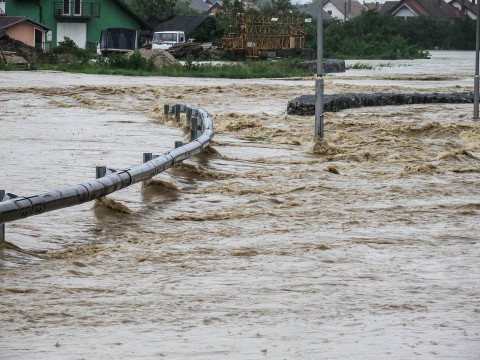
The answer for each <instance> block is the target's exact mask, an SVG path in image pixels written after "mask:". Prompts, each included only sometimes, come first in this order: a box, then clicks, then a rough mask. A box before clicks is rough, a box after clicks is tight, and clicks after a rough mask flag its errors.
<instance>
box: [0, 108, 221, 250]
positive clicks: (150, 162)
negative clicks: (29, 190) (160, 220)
mask: <svg viewBox="0 0 480 360" xmlns="http://www.w3.org/2000/svg"><path fill="white" fill-rule="evenodd" d="M164 110H165V115H166V116H168V115H174V116H175V118H176V119H177V120H180V114H181V113H186V118H187V121H189V122H190V139H191V141H190V142H189V143H186V144H184V143H183V142H182V141H176V142H175V148H174V149H173V150H170V151H167V152H165V153H164V154H162V155H154V154H152V153H144V154H143V159H144V162H143V163H142V164H140V165H136V166H133V167H131V168H128V169H122V170H117V171H116V170H110V171H107V169H106V168H105V167H100V168H99V167H97V179H96V180H92V181H88V182H86V183H83V184H79V185H74V186H70V187H66V188H63V189H59V190H53V191H48V192H45V193H42V194H38V195H32V196H16V195H13V194H8V193H7V194H6V195H5V191H4V190H1V192H0V241H4V240H5V223H6V222H11V221H15V220H20V219H25V218H27V217H29V216H33V215H40V214H43V213H45V212H48V211H53V210H58V209H62V208H66V207H70V206H75V205H80V204H82V203H85V202H89V201H92V200H95V199H99V198H101V197H103V196H106V195H108V194H111V193H113V192H115V191H118V190H121V189H123V188H126V187H128V186H130V185H132V184H135V183H138V182H141V181H145V180H148V179H150V178H152V177H153V176H155V175H158V174H159V173H161V172H162V171H165V170H166V169H168V168H170V167H172V166H173V165H175V164H176V163H178V162H180V161H183V160H185V159H187V158H189V157H191V156H192V155H195V154H197V153H199V152H201V151H202V150H203V149H205V148H206V147H207V146H208V145H209V144H210V142H211V140H212V138H213V135H214V134H213V121H212V120H211V119H210V118H209V116H208V114H207V112H206V111H205V110H203V109H201V108H198V107H195V106H191V105H179V104H177V105H173V106H171V105H165V106H164Z"/></svg>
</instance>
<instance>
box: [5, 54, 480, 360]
mask: <svg viewBox="0 0 480 360" xmlns="http://www.w3.org/2000/svg"><path fill="white" fill-rule="evenodd" d="M474 59H475V54H474V53H473V52H432V58H431V59H429V60H414V61H394V62H387V61H358V62H362V63H369V64H371V65H372V68H371V69H363V70H361V69H358V70H348V71H347V72H346V73H342V74H332V75H329V76H327V77H326V79H325V91H326V92H327V93H331V94H333V93H348V92H359V93H360V92H365V93H372V92H408V93H411V92H414V91H418V92H433V91H436V92H454V91H458V92H462V91H472V90H473V74H474ZM355 62H357V61H349V62H348V64H354V63H355ZM314 87H315V84H314V78H313V77H312V78H302V79H291V80H284V79H272V80H265V79H257V80H230V79H187V78H164V77H149V78H144V77H121V76H97V75H79V74H64V73H56V72H0V109H1V110H0V141H1V148H0V189H5V190H6V191H7V192H10V193H14V194H17V195H33V194H37V193H41V192H44V191H47V190H53V189H57V188H62V187H65V186H70V185H74V184H78V183H83V182H86V181H88V180H90V179H92V178H94V177H95V166H99V165H105V166H107V167H109V168H114V169H122V168H127V167H130V166H132V165H136V164H139V163H141V161H142V154H143V153H144V152H154V153H163V152H165V151H167V150H169V149H171V148H173V145H174V142H175V141H176V140H182V139H183V136H184V135H183V131H182V128H181V126H179V125H178V124H175V123H174V122H173V121H171V119H165V118H164V116H163V105H164V104H175V103H188V104H193V105H196V106H199V107H201V108H203V109H205V110H206V111H208V112H209V114H210V116H211V118H212V119H213V121H214V131H215V138H214V143H213V149H214V150H215V151H211V152H210V153H208V154H201V155H199V156H196V157H195V158H193V159H189V160H187V161H185V162H184V163H182V164H179V165H177V166H175V167H174V168H172V169H169V170H168V171H166V172H165V173H162V174H160V175H159V176H157V177H156V178H155V179H154V181H152V182H150V183H149V184H148V185H147V186H144V187H142V186H141V185H140V184H137V185H133V186H132V187H129V188H127V189H124V190H122V191H120V192H117V193H114V194H112V195H109V196H108V200H111V201H110V202H104V203H103V205H102V204H97V205H95V204H94V203H87V204H83V205H79V206H76V207H72V208H68V209H64V210H60V211H56V212H55V211H54V212H50V213H46V214H42V215H40V216H35V217H31V218H28V219H24V220H21V221H17V222H13V223H7V224H6V239H7V240H8V242H9V243H7V244H4V245H3V246H2V247H1V248H0V276H1V280H2V281H1V285H0V296H1V306H0V358H1V359H40V360H47V359H104V360H109V359H112V360H113V359H163V358H165V359H413V358H418V359H472V360H473V359H478V358H479V357H480V288H479V284H480V266H479V258H480V185H479V183H480V120H475V119H473V116H472V115H473V105H472V104H466V105H464V104H425V105H422V104H420V105H410V106H388V107H372V108H358V109H350V110H345V111H342V112H338V113H326V114H325V134H326V138H325V142H324V143H322V144H319V143H318V142H315V141H314V140H315V139H314V138H313V134H314V118H313V117H300V116H291V115H287V114H286V108H287V103H288V101H289V100H292V99H294V98H295V97H297V96H300V95H306V94H313V93H314ZM112 203H113V205H112ZM119 206H121V207H122V209H124V210H125V211H118V208H119Z"/></svg>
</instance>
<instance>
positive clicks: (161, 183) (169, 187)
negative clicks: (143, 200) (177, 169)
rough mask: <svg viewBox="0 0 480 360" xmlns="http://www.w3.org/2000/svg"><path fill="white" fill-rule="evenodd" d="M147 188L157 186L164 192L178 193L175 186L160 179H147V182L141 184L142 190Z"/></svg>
mask: <svg viewBox="0 0 480 360" xmlns="http://www.w3.org/2000/svg"><path fill="white" fill-rule="evenodd" d="M149 186H158V187H163V188H164V189H165V190H171V191H178V187H177V185H175V184H172V183H170V182H168V181H165V180H160V179H149V180H147V181H144V182H143V184H142V187H144V188H145V187H149Z"/></svg>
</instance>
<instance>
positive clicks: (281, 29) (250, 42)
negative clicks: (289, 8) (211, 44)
mask: <svg viewBox="0 0 480 360" xmlns="http://www.w3.org/2000/svg"><path fill="white" fill-rule="evenodd" d="M304 45H305V18H304V16H303V15H280V16H267V15H263V14H245V13H238V14H237V15H236V18H235V33H233V34H228V35H225V36H223V38H222V46H223V49H224V50H225V51H229V52H232V53H233V54H234V56H235V57H236V58H259V57H261V56H265V57H267V56H266V55H265V54H266V53H268V52H270V51H275V50H285V49H296V50H298V52H303V48H304Z"/></svg>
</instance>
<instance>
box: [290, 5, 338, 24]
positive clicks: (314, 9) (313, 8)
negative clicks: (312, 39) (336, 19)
mask: <svg viewBox="0 0 480 360" xmlns="http://www.w3.org/2000/svg"><path fill="white" fill-rule="evenodd" d="M294 6H295V8H296V9H297V10H298V11H299V12H301V13H303V14H306V15H309V16H311V17H312V18H317V15H318V5H317V4H316V3H310V4H298V5H294ZM332 19H333V17H332V16H331V15H330V14H328V13H327V12H326V11H325V10H323V20H332Z"/></svg>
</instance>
